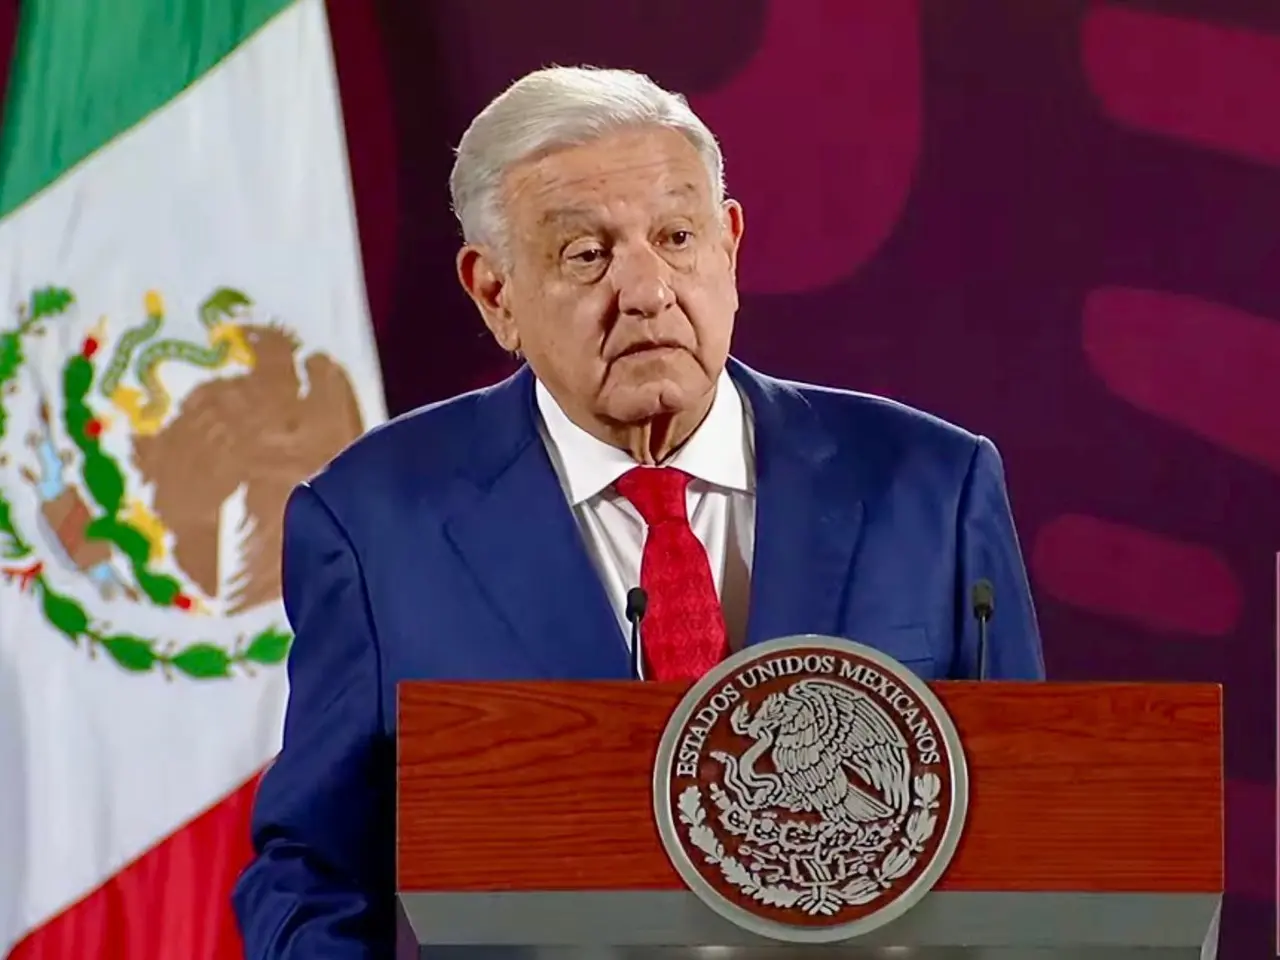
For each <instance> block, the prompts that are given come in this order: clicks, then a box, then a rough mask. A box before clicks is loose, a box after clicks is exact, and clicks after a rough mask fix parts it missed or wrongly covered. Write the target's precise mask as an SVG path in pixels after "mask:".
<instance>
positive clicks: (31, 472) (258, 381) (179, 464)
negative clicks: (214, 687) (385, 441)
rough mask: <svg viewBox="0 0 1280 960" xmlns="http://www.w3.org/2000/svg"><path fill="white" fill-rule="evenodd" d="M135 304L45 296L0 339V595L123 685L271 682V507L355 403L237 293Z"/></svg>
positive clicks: (326, 367)
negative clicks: (252, 675)
mask: <svg viewBox="0 0 1280 960" xmlns="http://www.w3.org/2000/svg"><path fill="white" fill-rule="evenodd" d="M138 301H139V302H138V304H137V308H136V309H135V310H133V311H122V312H123V313H124V314H125V315H124V316H119V317H108V316H101V315H99V316H96V317H89V318H84V319H81V318H80V316H79V311H78V309H77V307H78V304H77V299H76V296H75V295H74V293H73V292H72V291H70V290H68V289H64V288H58V287H50V288H45V289H41V290H37V291H34V292H33V293H32V295H31V297H30V298H29V300H28V301H27V302H25V303H23V304H21V305H19V307H18V309H17V311H16V317H15V319H14V322H13V324H12V325H11V326H10V327H9V328H8V329H4V328H3V327H2V326H0V386H3V389H4V394H3V399H2V400H0V468H3V469H0V480H2V481H3V482H0V558H2V559H0V574H2V580H3V582H2V583H0V590H4V589H6V588H7V589H11V590H16V591H17V592H19V593H22V594H27V595H28V596H29V597H31V598H32V599H34V601H35V602H36V603H37V604H38V606H37V609H38V610H39V612H40V613H41V614H42V615H43V617H44V619H45V620H46V621H47V622H48V624H49V625H50V626H52V627H53V628H54V629H55V630H56V631H57V632H59V633H61V634H63V635H64V636H65V637H66V638H67V639H68V640H70V641H72V642H73V643H76V644H77V645H80V646H83V647H84V648H85V649H86V650H87V651H88V652H89V653H90V655H94V654H96V653H98V652H102V653H105V654H106V656H107V658H108V659H110V660H113V661H114V662H115V663H116V664H117V665H118V666H120V667H123V668H124V669H126V670H128V671H131V672H138V673H145V672H151V671H156V670H158V671H160V672H162V673H164V674H165V675H166V676H170V677H172V676H175V675H186V676H188V677H192V678H195V679H212V678H219V677H226V676H230V675H231V674H232V673H233V672H234V671H235V670H236V669H243V670H244V671H246V672H251V671H252V670H253V669H255V668H256V667H263V666H272V665H275V664H278V663H280V662H282V661H283V659H284V657H285V655H286V653H287V651H288V647H289V643H290V641H291V639H292V638H291V636H290V635H289V633H288V632H287V631H285V630H283V629H281V628H280V627H279V626H278V625H277V624H276V623H275V622H274V620H275V619H276V618H278V617H279V611H278V601H279V599H280V593H281V585H280V551H281V539H282V522H283V515H284V505H285V501H286V499H287V498H288V495H289V493H290V491H291V490H292V488H293V487H294V486H295V485H296V484H297V483H298V482H300V481H301V480H304V479H306V478H307V477H308V476H310V475H311V474H312V473H314V472H316V471H317V470H319V469H320V468H321V467H323V466H324V465H325V463H326V462H327V461H328V460H329V459H331V458H332V457H333V456H335V455H336V454H337V453H339V452H340V451H341V450H342V448H343V447H345V446H346V445H347V444H348V443H350V442H351V441H352V440H354V439H355V438H356V437H358V436H359V435H360V433H361V432H362V431H363V420H362V417H361V412H360V407H359V404H358V402H357V399H356V393H355V390H354V388H353V385H352V383H351V381H350V378H349V377H348V375H347V373H346V371H345V370H344V369H343V368H342V366H341V365H340V364H339V363H338V362H337V361H335V360H334V359H333V358H332V357H331V356H329V355H327V354H325V353H322V352H318V351H313V352H310V353H304V350H303V344H302V342H301V340H300V339H299V337H298V335H297V334H296V333H294V332H293V331H291V330H290V329H288V328H286V327H285V326H284V325H283V324H282V323H280V322H279V321H277V320H275V319H274V318H269V317H263V316H262V315H261V314H260V313H259V312H258V310H257V308H256V305H255V304H254V302H253V300H252V299H251V298H250V297H249V296H248V295H247V294H245V293H243V292H241V291H239V290H236V289H233V288H230V287H220V288H217V289H215V290H213V291H211V292H209V293H208V294H207V295H205V296H204V297H203V299H202V300H200V301H199V303H198V305H196V304H193V305H192V308H191V309H190V310H189V311H173V310H171V309H170V306H169V305H168V304H166V301H165V298H164V297H163V296H162V295H161V294H160V292H158V291H154V290H153V291H146V292H143V293H142V294H141V295H140V296H139V298H138ZM6 602H7V601H6ZM124 624H128V625H129V629H128V630H125V629H121V626H123V625H124ZM140 624H148V625H152V626H154V627H155V628H156V630H157V632H156V633H154V634H146V633H143V632H141V631H140V630H139V629H138V625H140ZM219 634H221V635H222V639H220V637H219ZM228 635H230V636H233V637H234V638H235V639H234V640H230V641H229V642H228V641H227V640H226V639H225V638H226V637H227V636H228Z"/></svg>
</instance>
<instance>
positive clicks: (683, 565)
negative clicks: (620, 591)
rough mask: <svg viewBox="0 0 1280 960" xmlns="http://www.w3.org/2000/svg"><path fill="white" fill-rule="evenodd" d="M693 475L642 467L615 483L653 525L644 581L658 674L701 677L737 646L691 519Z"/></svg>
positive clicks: (649, 656)
mask: <svg viewBox="0 0 1280 960" xmlns="http://www.w3.org/2000/svg"><path fill="white" fill-rule="evenodd" d="M691 479H692V478H691V477H690V476H689V475H688V474H687V473H681V472H680V471H679V470H676V469H674V468H673V467H637V468H635V469H633V470H630V471H629V472H627V473H626V474H624V475H623V476H621V477H619V478H618V482H617V483H616V484H615V486H616V487H617V490H618V492H619V493H620V494H622V495H623V496H624V497H626V498H627V499H628V500H630V501H631V504H632V505H633V506H634V507H635V508H636V509H637V510H638V511H640V516H642V517H643V518H644V522H645V523H646V524H647V525H648V527H649V532H648V534H647V535H646V536H645V540H644V553H643V554H642V556H641V559H640V586H641V587H643V588H644V590H645V592H646V593H648V594H649V607H648V611H647V612H646V614H645V618H644V627H643V631H644V632H643V636H644V655H645V660H646V661H648V664H649V668H650V671H651V674H650V679H653V680H696V679H698V678H699V677H701V676H702V675H703V674H704V673H706V672H707V671H708V670H710V669H711V668H712V667H714V666H715V665H716V664H717V663H719V662H720V661H721V660H723V659H724V658H725V657H726V656H727V655H728V653H729V641H728V634H727V632H726V630H725V625H724V614H723V612H722V611H721V609H720V599H719V598H718V597H717V596H716V586H715V581H714V580H713V579H712V578H711V564H710V563H709V562H708V560H707V551H706V550H705V549H704V548H703V546H702V542H701V541H700V540H699V539H698V538H697V536H695V535H694V532H693V527H691V526H689V511H688V507H687V506H686V502H685V491H686V490H687V489H688V486H689V481H690V480H691Z"/></svg>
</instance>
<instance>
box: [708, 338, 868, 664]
mask: <svg viewBox="0 0 1280 960" xmlns="http://www.w3.org/2000/svg"><path fill="white" fill-rule="evenodd" d="M729 373H730V375H731V376H732V377H733V379H734V382H736V383H737V384H738V385H739V386H740V387H741V388H742V390H743V392H744V393H745V394H746V396H747V399H748V401H749V403H750V405H751V413H752V418H753V421H754V433H755V460H756V531H755V556H754V558H753V561H752V570H751V601H750V603H751V606H750V612H749V615H748V620H747V643H748V644H753V643H760V642H761V641H764V640H770V639H774V638H777V637H784V636H791V635H795V634H803V633H822V634H834V635H838V634H839V631H840V628H841V623H840V611H841V610H842V609H843V607H844V600H845V597H846V594H847V591H848V587H849V582H850V577H851V573H852V567H853V562H854V557H855V553H856V550H857V545H858V540H859V536H860V534H861V531H862V519H863V510H864V505H863V500H864V494H865V492H866V487H867V486H868V485H869V483H870V478H869V476H868V475H867V473H866V471H865V469H863V468H862V467H860V466H859V465H858V464H857V463H856V462H855V461H853V460H852V458H849V457H847V456H842V451H841V450H840V448H839V447H838V445H837V443H836V439H835V438H834V437H833V436H832V435H831V434H830V433H829V432H828V431H827V429H826V427H825V426H824V425H823V424H822V423H820V422H819V420H818V417H817V415H816V414H815V412H814V410H813V409H812V407H810V405H809V403H808V401H807V400H806V399H805V398H804V396H803V395H801V394H800V393H799V391H797V390H796V389H795V388H794V387H792V386H790V385H788V384H786V383H784V382H782V381H779V380H773V379H771V378H768V377H764V376H761V375H760V374H758V373H755V372H754V371H752V370H751V369H750V368H748V367H746V366H745V365H743V364H741V363H739V362H737V361H736V360H732V359H731V360H730V361H729Z"/></svg>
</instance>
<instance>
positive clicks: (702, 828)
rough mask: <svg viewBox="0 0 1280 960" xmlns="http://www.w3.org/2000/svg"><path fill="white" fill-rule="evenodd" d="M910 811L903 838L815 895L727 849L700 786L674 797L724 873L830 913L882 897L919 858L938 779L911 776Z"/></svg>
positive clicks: (762, 895)
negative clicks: (764, 877) (761, 872)
mask: <svg viewBox="0 0 1280 960" xmlns="http://www.w3.org/2000/svg"><path fill="white" fill-rule="evenodd" d="M912 787H913V792H912V808H913V809H912V811H911V813H910V815H909V816H908V817H907V820H906V825H905V828H904V830H903V835H902V838H901V841H900V842H899V843H898V844H897V845H895V846H894V847H893V848H892V849H891V850H890V851H889V852H888V853H887V854H886V855H885V856H884V858H883V859H882V860H880V862H879V863H878V864H877V865H876V866H875V867H874V868H873V869H871V870H869V871H868V872H867V873H866V874H863V875H860V876H856V877H854V878H853V879H852V880H850V881H849V882H848V883H847V884H845V885H844V886H843V887H839V888H835V889H832V890H829V891H826V893H827V894H828V895H826V896H822V897H818V898H813V897H810V896H807V895H806V894H807V892H806V891H804V890H798V889H795V888H793V887H788V886H783V885H781V884H769V883H763V882H762V881H761V880H760V878H759V876H757V874H756V873H755V872H753V871H752V870H750V869H748V868H747V867H746V866H745V865H744V864H742V863H741V862H740V861H739V860H738V859H737V858H736V857H734V856H733V855H731V854H730V853H729V852H728V851H727V850H726V849H725V847H724V844H723V843H721V842H720V839H719V838H718V837H717V836H716V834H715V831H714V830H712V829H711V826H710V824H708V823H707V812H706V809H705V808H704V807H703V805H702V792H701V790H700V789H699V788H698V787H697V786H690V787H686V788H685V789H684V791H683V792H682V793H681V794H680V798H679V800H678V802H677V809H678V812H679V821H680V823H682V824H684V826H685V827H687V828H688V835H689V841H690V843H692V844H693V845H694V846H695V847H697V848H698V849H699V850H700V851H702V854H703V859H704V860H705V861H706V863H708V864H709V865H711V866H717V867H719V868H720V873H721V875H722V876H723V877H724V879H725V880H726V881H727V882H728V883H730V884H732V885H733V886H734V887H736V888H738V889H739V890H741V891H742V892H743V893H744V894H746V895H747V896H749V897H751V899H752V900H755V901H756V902H758V903H761V904H764V905H766V906H772V907H799V909H801V910H803V911H804V912H806V913H809V914H828V915H829V914H833V913H835V912H836V911H837V910H838V909H839V908H840V906H841V905H848V906H865V905H866V904H869V903H874V902H875V901H876V900H878V899H880V897H882V896H883V895H884V894H885V893H886V892H887V891H888V890H889V888H890V887H891V886H892V884H893V882H894V881H895V880H899V879H901V878H902V877H904V876H906V875H907V874H908V873H909V872H910V871H911V869H912V868H913V867H914V866H915V865H916V863H917V861H918V860H919V859H920V855H921V854H922V853H923V852H924V846H925V844H926V843H928V841H929V839H930V838H931V837H932V836H933V834H934V831H935V830H936V829H937V826H938V817H937V813H936V812H935V811H936V810H937V809H938V806H939V805H938V795H939V793H940V792H941V790H942V781H941V780H940V779H939V778H938V776H937V774H933V773H925V774H922V775H920V776H917V777H915V778H914V780H913V782H912Z"/></svg>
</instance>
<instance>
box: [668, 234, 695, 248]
mask: <svg viewBox="0 0 1280 960" xmlns="http://www.w3.org/2000/svg"><path fill="white" fill-rule="evenodd" d="M692 239H693V233H692V232H691V231H689V230H675V231H673V232H672V234H671V236H670V237H669V238H668V240H669V242H670V243H671V245H672V246H673V247H686V246H688V245H689V242H690V241H691V240H692Z"/></svg>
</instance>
